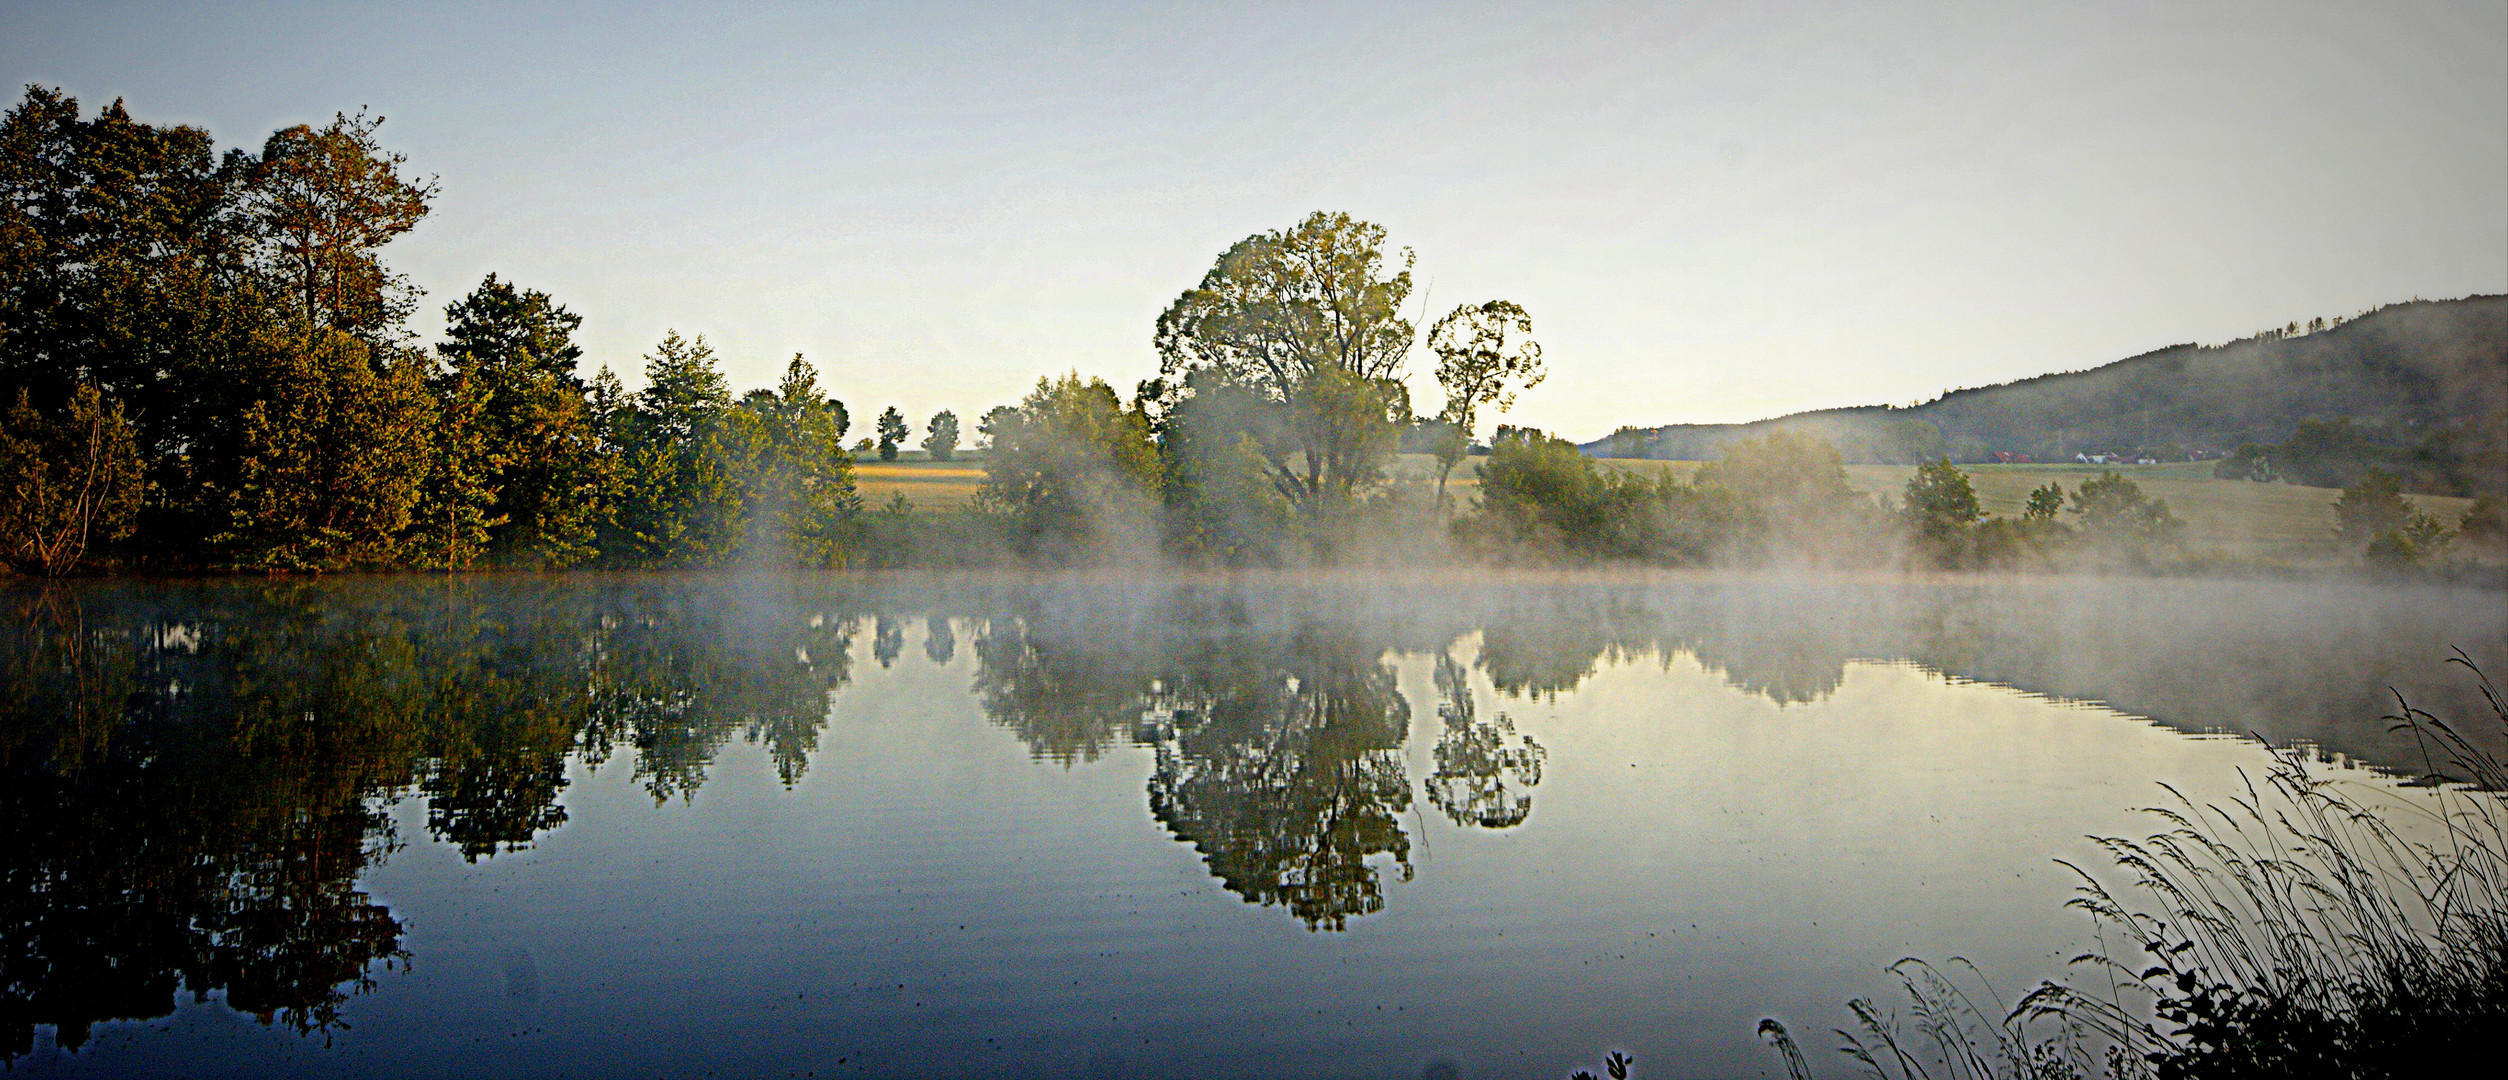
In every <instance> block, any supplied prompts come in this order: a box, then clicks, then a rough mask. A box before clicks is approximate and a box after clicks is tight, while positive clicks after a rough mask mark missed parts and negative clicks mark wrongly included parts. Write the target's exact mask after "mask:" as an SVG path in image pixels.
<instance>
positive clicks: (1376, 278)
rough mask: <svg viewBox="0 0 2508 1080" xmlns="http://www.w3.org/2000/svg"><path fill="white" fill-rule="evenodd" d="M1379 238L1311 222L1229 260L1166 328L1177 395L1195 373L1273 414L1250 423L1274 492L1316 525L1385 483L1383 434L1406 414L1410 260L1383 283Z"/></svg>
mask: <svg viewBox="0 0 2508 1080" xmlns="http://www.w3.org/2000/svg"><path fill="white" fill-rule="evenodd" d="M1384 240H1385V230H1384V229H1383V227H1381V226H1377V225H1372V224H1369V223H1367V222H1363V221H1359V220H1356V219H1354V218H1352V217H1350V215H1348V214H1328V213H1322V212H1317V213H1315V214H1312V215H1309V216H1308V217H1307V218H1306V219H1305V220H1304V221H1301V222H1299V223H1298V224H1297V225H1296V226H1294V227H1292V228H1289V229H1285V230H1279V231H1274V232H1268V233H1259V234H1256V235H1254V236H1249V237H1247V238H1245V239H1244V240H1242V241H1239V242H1238V243H1237V244H1235V245H1234V246H1232V247H1230V248H1229V249H1228V250H1227V251H1225V252H1222V253H1221V254H1220V256H1219V260H1218V262H1217V263H1216V264H1215V265H1213V266H1212V267H1211V269H1210V272H1209V273H1207V274H1205V275H1203V277H1202V282H1201V284H1200V285H1199V286H1197V287H1195V288H1192V289H1189V290H1186V291H1185V293H1184V294H1183V295H1182V296H1179V297H1177V298H1176V301H1175V303H1173V304H1171V305H1169V306H1168V308H1167V310H1166V312H1165V313H1163V314H1161V315H1160V316H1159V318H1158V326H1157V331H1156V334H1155V336H1154V343H1155V344H1156V346H1157V348H1158V354H1159V362H1160V373H1161V375H1162V377H1164V378H1165V379H1166V380H1167V385H1168V386H1170V387H1172V388H1173V389H1174V390H1176V391H1178V392H1181V391H1182V390H1183V389H1184V387H1185V386H1186V385H1187V381H1188V380H1186V379H1185V378H1184V376H1185V375H1186V374H1187V373H1189V372H1192V371H1196V370H1208V371H1214V372H1217V373H1219V374H1220V375H1222V376H1224V377H1225V379H1226V380H1227V381H1229V382H1233V383H1237V384H1240V385H1243V386H1245V387H1247V388H1248V389H1250V390H1251V391H1252V395H1253V397H1254V399H1256V400H1258V401H1260V402H1262V403H1265V404H1266V405H1268V406H1269V407H1270V409H1271V410H1272V411H1276V412H1279V413H1281V414H1283V415H1282V417H1281V418H1280V419H1278V420H1265V419H1261V418H1255V417H1247V418H1244V426H1245V429H1246V430H1248V431H1249V432H1252V431H1262V432H1264V433H1266V434H1275V435H1277V436H1279V437H1276V438H1272V439H1260V438H1258V443H1259V445H1260V446H1261V448H1262V451H1263V455H1264V459H1265V461H1266V462H1267V463H1268V466H1269V469H1268V474H1269V477H1270V479H1271V481H1272V483H1273V484H1274V485H1275V486H1276V487H1277V488H1278V489H1279V490H1280V492H1281V494H1282V495H1283V496H1284V497H1286V498H1287V499H1288V500H1289V501H1290V502H1291V503H1292V504H1293V505H1295V506H1297V507H1298V508H1299V509H1300V510H1302V511H1304V512H1305V513H1307V514H1308V515H1310V516H1316V517H1320V516H1323V515H1325V514H1327V513H1329V512H1330V511H1331V510H1332V509H1334V508H1335V507H1338V506H1340V505H1343V504H1345V503H1346V502H1347V500H1348V499H1349V498H1350V496H1351V495H1352V493H1353V491H1354V489H1356V488H1357V487H1358V486H1359V485H1360V484H1363V483H1366V482H1369V481H1371V480H1373V479H1375V477H1376V476H1377V475H1378V474H1379V472H1380V470H1381V468H1382V465H1383V462H1384V460H1385V458H1386V457H1387V456H1388V455H1389V454H1390V453H1391V452H1392V438H1391V435H1390V433H1389V432H1388V431H1387V430H1386V429H1389V428H1392V427H1393V426H1394V425H1395V424H1397V423H1398V422H1399V421H1402V420H1408V419H1409V417H1408V416H1407V415H1405V416H1401V417H1396V415H1395V414H1396V412H1397V411H1400V412H1407V398H1406V397H1404V396H1403V395H1402V394H1401V393H1400V390H1399V388H1400V385H1401V381H1400V377H1401V365H1402V361H1403V358H1404V357H1405V356H1406V355H1408V353H1409V352H1410V348H1411V343H1412V339H1413V336H1414V335H1413V328H1412V326H1411V324H1410V323H1409V322H1408V321H1407V320H1405V319H1403V318H1402V317H1401V307H1402V304H1403V302H1404V301H1405V300H1406V299H1407V298H1408V297H1409V296H1410V293H1411V269H1410V268H1411V263H1412V256H1411V253H1410V251H1409V249H1407V248H1406V249H1404V250H1403V251H1402V252H1401V258H1400V262H1401V268H1400V269H1399V270H1398V271H1396V272H1394V273H1393V274H1392V275H1391V276H1387V275H1386V273H1385V271H1386V265H1385V263H1386V259H1385V255H1384V250H1383V248H1384Z"/></svg>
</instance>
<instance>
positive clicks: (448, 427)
mask: <svg viewBox="0 0 2508 1080" xmlns="http://www.w3.org/2000/svg"><path fill="white" fill-rule="evenodd" d="M487 408H488V395H487V391H486V390H485V389H484V388H482V387H481V386H480V385H479V384H478V383H475V382H472V381H471V380H470V379H467V378H457V379H455V380H453V381H452V382H451V383H450V384H449V385H445V386H443V387H441V388H440V389H439V390H438V392H437V394H436V400H435V423H434V426H433V431H432V437H431V438H429V439H428V440H427V443H428V450H429V456H428V460H427V478H426V480H425V481H424V482H423V483H422V484H421V485H420V487H419V495H418V506H417V509H416V511H415V520H414V521H413V522H412V523H411V527H410V536H409V539H408V543H407V544H406V545H405V546H404V552H405V558H407V560H408V561H409V563H410V565H413V566H417V567H420V568H423V569H428V570H467V569H469V568H471V567H472V566H473V565H475V564H476V563H477V562H478V561H479V559H480V557H481V556H482V555H484V554H485V553H486V551H487V549H488V538H489V534H490V531H491V530H493V529H494V528H496V527H497V526H499V525H502V524H504V523H505V520H506V519H505V518H504V516H503V515H500V514H497V513H496V512H495V506H496V504H497V501H498V500H497V494H498V492H497V484H496V473H497V471H498V466H499V465H501V464H502V463H503V461H504V455H503V454H501V453H498V452H497V447H496V446H495V445H493V444H492V442H491V440H490V438H489V433H488V428H487V425H486V423H485V422H484V420H485V416H486V413H487Z"/></svg>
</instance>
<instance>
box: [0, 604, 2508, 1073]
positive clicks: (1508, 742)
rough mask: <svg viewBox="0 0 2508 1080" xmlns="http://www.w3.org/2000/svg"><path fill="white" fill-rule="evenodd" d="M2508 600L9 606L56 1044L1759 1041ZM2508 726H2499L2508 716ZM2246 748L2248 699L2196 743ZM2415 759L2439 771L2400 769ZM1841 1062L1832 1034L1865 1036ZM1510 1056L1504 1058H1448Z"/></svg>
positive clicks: (2450, 640)
mask: <svg viewBox="0 0 2508 1080" xmlns="http://www.w3.org/2000/svg"><path fill="white" fill-rule="evenodd" d="M2452 648H2462V649H2463V650H2465V652H2466V653H2467V654H2469V655H2470V656H2471V657H2473V658H2474V659H2475V660H2477V661H2479V662H2482V663H2484V664H2486V665H2490V666H2492V667H2493V669H2494V670H2501V669H2502V668H2503V667H2508V604H2503V602H2502V597H2501V596H2500V595H2499V594H2497V593H2484V592H2470V591H2446V590H2438V589H2409V588H2380V587H2371V586H2358V585H2329V584H2324V583H2311V584H2304V585H2290V584H2253V583H2248V584H2235V583H2202V582H2161V583H2151V582H2124V581H2104V580H2087V579H2084V580H2018V581H1962V582H1905V581H1887V580H1872V581H1853V582H1825V583H1813V582H1804V581H1796V580H1784V579H1764V578H1733V577H1715V578H1709V577H1701V578H1649V579H1609V578H1582V579H1562V578H1538V579H1536V578H1524V579H1486V578H1442V577H1440V578H1423V579H1386V578H1371V577H1368V576H1365V575H1352V576H1346V577H1334V578H1328V579H1304V580H1298V579H1276V578H1253V579H1189V580H1182V579H1179V580H1159V581H1149V582H1143V581H1138V580H1121V579H1114V578H1087V577H1080V578H1059V579H1022V578H987V579H976V580H948V581H935V580H925V579H867V578H857V577H812V578H800V579H783V578H776V579H724V578H616V577H580V578H511V579H477V580H454V581H447V580H432V579H390V580H332V581H323V582H316V583H310V584H300V583H279V584H272V583H267V582H252V583H244V582H217V583H162V582H160V583H141V582H118V583H99V584H85V585H76V586H69V587H59V588H53V589H49V590H45V589H38V588H34V587H31V586H28V587H19V588H14V589H10V590H5V591H0V875H5V883H4V884H5V888H0V1056H7V1057H9V1058H10V1059H11V1067H12V1069H13V1070H16V1071H22V1072H25V1073H27V1074H29V1075H37V1076H48V1075H55V1074H89V1075H133V1076H144V1075H193V1076H285V1075H377V1076H557V1075H587V1076H613V1075H615V1076H644V1075H655V1076H700V1075H709V1074H710V1075H717V1076H810V1075H816V1076H913V1077H924V1076H932V1077H956V1076H970V1077H972V1076H1042V1077H1053V1076H1069V1077H1092V1078H1094V1077H1183V1076H1220V1077H1228V1076H1240V1077H1306V1076H1316V1077H1339V1076H1350V1077H1419V1076H1423V1075H1459V1076H1463V1077H1507V1076H1540V1077H1558V1076H1565V1075H1566V1074H1567V1073H1568V1072H1570V1071H1571V1070H1573V1069H1576V1068H1593V1067H1595V1063H1596V1062H1597V1061H1598V1060H1599V1059H1600V1057H1601V1056H1602V1054H1603V1053H1604V1052H1606V1051H1608V1050H1611V1049H1624V1050H1628V1051H1630V1052H1633V1053H1635V1054H1636V1055H1637V1058H1638V1070H1637V1075H1639V1076H1641V1077H1661V1076H1693V1075H1695V1076H1753V1075H1764V1074H1767V1073H1769V1072H1770V1071H1771V1070H1774V1071H1776V1072H1777V1073H1779V1074H1781V1072H1782V1069H1781V1066H1779V1064H1778V1063H1777V1062H1776V1061H1775V1059H1773V1058H1772V1057H1770V1056H1768V1055H1767V1054H1766V1052H1765V1051H1764V1050H1762V1049H1761V1048H1760V1047H1759V1046H1758V1044H1757V1043H1756V1042H1755V1041H1754V1039H1753V1038H1752V1034H1751V1033H1752V1028H1753V1025H1754V1024H1755V1023H1756V1021H1757V1020H1758V1018H1760V1017H1762V1016H1768V1015H1776V1016H1780V1017H1783V1018H1785V1019H1787V1020H1788V1022H1789V1023H1791V1024H1792V1025H1793V1026H1795V1028H1796V1029H1797V1030H1798V1031H1820V1030H1825V1029H1826V1028H1827V1027H1829V1026H1833V1025H1835V1024H1838V1023H1842V1022H1843V1021H1844V1020H1845V1019H1846V1017H1845V1015H1844V1013H1843V1009H1842V1007H1841V1006H1842V1003H1843V1001H1844V999H1845V998H1847V997H1849V996H1855V995H1863V994H1871V993H1875V992H1877V991H1879V990H1881V989H1883V988H1884V987H1885V985H1886V979H1885V977H1884V976H1883V975H1882V974H1881V972H1880V968H1881V967H1882V966H1883V965H1886V964H1888V963H1890V962H1891V961H1893V960H1895V959H1897V958H1899V957H1900V956H1904V955H1909V954H1919V955H1925V956H1929V957H1934V958H1943V957H1948V956H1952V955H1960V956H1966V957H1969V958H1971V959H1973V960H1975V961H1976V962H1977V963H1978V965H1979V966H1980V968H1981V969H1982V970H1984V971H1985V972H1986V973H1987V974H1988V975H1990V976H1992V977H1994V978H1996V979H1997V980H1999V981H2001V982H2003V983H2004V985H2005V986H2006V989H2007V991H2009V992H2015V993H2016V992H2017V991H2019V990H2021V989H2024V988H2025V986H2026V985H2027V984H2028V983H2029V982H2030V981H2033V980H2034V979H2036V978H2039V977H2042V976H2047V975H2053V974H2058V973H2060V971H2061V964H2062V962H2063V960H2064V958H2065V957H2068V956H2070V955H2071V954H2072V953H2074V952H2076V951H2078V947H2079V945H2080V943H2081V941H2082V940H2083V938H2084V936H2085V933H2086V929H2087V927H2086V925H2085V924H2084V923H2083V922H2082V921H2081V920H2080V918H2079V916H2077V915H2075V914H2073V913H2069V912H2066V911H2065V910H2063V908H2062V907H2061V902H2062V900H2063V899H2064V898H2065V896H2066V895H2067V894H2068V889H2069V887H2070V881H2069V879H2068V878H2067V877H2066V876H2065V874H2064V872H2063V871H2062V870H2061V869H2060V868H2058V867H2056V866H2055V865H2054V864H2053V863H2052V862H2051V860H2052V859H2054V858H2056V857H2068V858H2074V859H2077V860H2087V859H2089V858H2090V855H2089V850H2088V845H2087V844H2086V843H2085V842H2084V841H2083V839H2082V837H2083V834H2085V833H2090V832H2105V831H2125V830H2132V829H2136V828H2138V827H2139V826H2140V825H2141V823H2140V822H2138V821H2137V820H2136V819H2135V817H2134V816H2133V815H2132V813H2131V812H2130V811H2131V808H2133V807H2136V806H2140V805H2146V804H2149V803H2151V802H2154V801H2156V799H2157V797H2158V792H2157V790H2156V788H2155V787H2154V781H2163V780H2164V781H2168V782H2170V783H2172V784H2176V785H2179V786H2181V787H2183V788H2186V789H2187V790H2189V791H2190V792H2192V793H2194V794H2196V795H2198V796H2201V795H2203V794H2205V793H2210V792H2227V791H2229V790H2231V788H2232V785H2234V784H2235V783H2237V771H2236V770H2237V769H2239V768H2241V767H2250V768H2251V767H2253V766H2255V765H2256V764H2257V763H2259V762H2260V761H2261V760H2262V754H2261V751H2260V750H2258V748H2257V747H2255V746H2254V745H2253V744H2252V743H2247V742H2241V741H2238V740H2236V739H2230V738H2222V737H2217V736H2206V734H2205V733H2217V732H2231V733H2255V734H2260V735H2262V736H2264V737H2265V738H2267V739H2270V740H2274V741H2277V742H2285V743H2286V742H2291V741H2302V742H2308V743H2312V744H2314V745H2316V746H2318V747H2320V748H2322V750H2323V751H2324V753H2325V754H2326V755H2327V757H2328V758H2329V759H2331V760H2335V761H2344V762H2350V761H2361V762H2367V763H2370V764H2373V765H2377V766H2381V767H2385V768H2391V769H2400V770H2407V771H2415V770H2418V769H2419V768H2420V767H2421V755H2420V751H2419V750H2418V748H2417V746H2416V744H2415V743H2414V742H2413V740H2412V739H2411V738H2410V737H2409V736H2408V735H2403V734H2397V733H2393V732H2389V731H2388V730H2386V725H2385V724H2384V723H2382V722H2381V721H2380V719H2379V718H2380V717H2381V716H2382V715H2383V714H2385V713H2387V712H2391V711H2393V702H2392V698H2391V697H2390V696H2388V688H2389V687H2394V688H2400V689H2402V690H2403V691H2404V692H2405V693H2406V694H2408V695H2410V696H2411V698H2412V699H2413V701H2414V702H2415V704H2420V705H2425V706H2428V707H2432V708H2433V709H2434V710H2435V711H2438V712H2440V713H2441V714H2442V715H2465V714H2466V713H2465V709H2466V706H2467V705H2468V703H2469V702H2470V700H2471V698H2470V693H2471V683H2470V682H2469V680H2467V679H2465V678H2463V677H2461V675H2460V674H2458V673H2453V672H2451V671H2450V670H2449V669H2448V668H2447V667H2446V666H2445V665H2444V664H2443V663H2442V660H2443V658H2444V657H2445V656H2447V655H2448V654H2449V651H2450V650H2451V649H2452ZM2493 734H2495V733H2493ZM2190 736H2191V737H2190ZM2363 778H2364V779H2363V782H2378V781H2376V780H2374V779H2373V778H2371V776H2370V774H2367V773H2364V774H2363ZM1813 1041H1814V1042H1817V1041H1818V1040H1813ZM1447 1069H1451V1070H1452V1071H1451V1072H1446V1071H1444V1070H1447Z"/></svg>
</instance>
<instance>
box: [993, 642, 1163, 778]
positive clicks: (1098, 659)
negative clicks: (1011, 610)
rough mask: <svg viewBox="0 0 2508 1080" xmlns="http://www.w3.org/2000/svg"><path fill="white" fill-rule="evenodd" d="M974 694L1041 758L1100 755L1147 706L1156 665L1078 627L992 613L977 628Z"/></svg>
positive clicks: (1071, 760) (1065, 760) (1063, 760)
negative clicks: (1103, 644)
mask: <svg viewBox="0 0 2508 1080" xmlns="http://www.w3.org/2000/svg"><path fill="white" fill-rule="evenodd" d="M975 658H976V669H975V695H976V699H977V700H978V701H979V702H981V703H982V704H983V706H984V714H985V715H987V716H990V717H992V718H993V722H994V723H997V724H1000V725H1002V726H1003V727H1006V728H1009V729H1010V730H1011V731H1012V732H1013V733H1014V734H1016V735H1018V737H1019V741H1020V742H1023V743H1026V744H1027V747H1028V755H1029V756H1030V757H1033V758H1035V759H1037V760H1039V761H1053V762H1057V763H1059V764H1062V765H1064V766H1069V765H1072V764H1075V763H1078V762H1082V761H1095V760H1097V759H1098V757H1099V756H1101V755H1103V754H1104V753H1105V752H1106V751H1107V750H1108V749H1109V748H1111V747H1113V746H1114V745H1115V744H1116V743H1117V742H1119V741H1121V740H1122V739H1123V738H1124V737H1125V736H1126V735H1127V734H1129V733H1130V732H1131V730H1132V726H1133V724H1135V723H1136V722H1138V721H1139V720H1140V719H1141V715H1142V711H1143V710H1144V709H1145V708H1147V701H1148V695H1149V692H1150V684H1151V681H1152V677H1151V669H1150V667H1149V666H1148V665H1147V664H1145V663H1144V660H1145V659H1146V658H1145V657H1143V656H1142V655H1140V653H1138V652H1137V651H1134V650H1118V649H1109V648H1104V647H1101V646H1099V645H1098V644H1096V642H1095V641H1094V640H1093V639H1092V637H1091V636H1090V635H1088V634H1087V633H1086V632H1085V631H1082V630H1080V629H1079V628H1077V627H1072V628H1068V629H1067V630H1065V631H1064V632H1057V631H1056V630H1055V629H1054V628H1052V627H1050V626H1048V625H1046V624H1044V623H1043V622H1042V621H1041V620H1036V619H1034V618H1033V617H1032V616H1021V615H1000V616H996V617H994V618H990V619H986V620H984V622H983V623H982V625H981V626H980V627H978V628H977V630H976V635H975Z"/></svg>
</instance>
